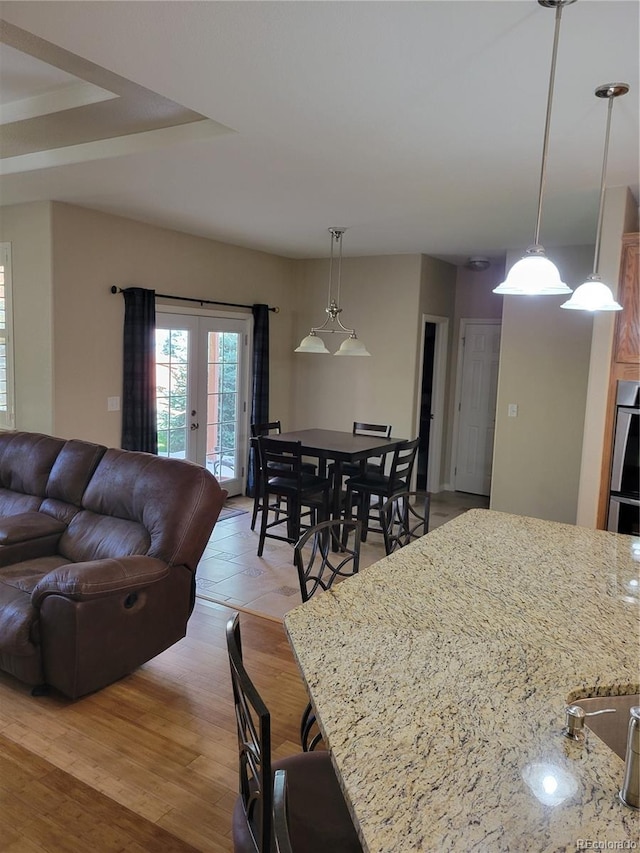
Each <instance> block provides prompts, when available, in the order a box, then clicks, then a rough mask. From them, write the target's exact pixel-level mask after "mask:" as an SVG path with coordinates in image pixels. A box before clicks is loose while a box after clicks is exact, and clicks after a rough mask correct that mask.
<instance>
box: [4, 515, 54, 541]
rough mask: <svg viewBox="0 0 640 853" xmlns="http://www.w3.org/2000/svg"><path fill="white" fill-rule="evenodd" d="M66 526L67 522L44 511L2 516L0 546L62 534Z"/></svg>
mask: <svg viewBox="0 0 640 853" xmlns="http://www.w3.org/2000/svg"><path fill="white" fill-rule="evenodd" d="M65 528H66V524H63V522H61V521H58V520H57V519H56V518H51V516H49V515H45V514H44V513H42V512H21V513H18V514H17V515H7V516H5V517H0V546H2V545H16V544H18V543H19V542H25V541H28V540H31V539H41V538H42V537H43V536H51V535H55V534H60V533H62V532H63V530H65Z"/></svg>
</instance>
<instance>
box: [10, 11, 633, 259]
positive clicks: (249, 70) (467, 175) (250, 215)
mask: <svg viewBox="0 0 640 853" xmlns="http://www.w3.org/2000/svg"><path fill="white" fill-rule="evenodd" d="M639 10H640V4H638V2H636V0H579V2H577V3H574V4H572V5H569V6H567V7H565V8H564V10H563V13H562V28H561V35H560V45H559V53H558V63H557V74H556V86H555V97H554V103H553V113H552V121H551V134H550V144H549V157H548V173H547V181H546V188H545V200H544V207H543V214H542V228H541V240H542V242H543V243H544V245H545V246H546V248H547V249H548V250H549V249H550V248H552V247H553V246H554V245H586V244H592V243H593V241H594V237H595V230H596V218H597V212H598V197H599V189H600V178H601V168H602V157H603V145H604V132H605V123H606V111H607V110H606V104H607V102H606V101H603V100H601V99H598V98H596V97H595V96H594V90H595V88H596V87H597V86H598V85H600V84H603V83H608V82H614V81H616V82H626V83H629V84H630V86H631V90H630V93H629V94H628V95H626V97H623V98H619V99H617V100H616V102H615V109H614V111H613V124H612V132H611V144H610V150H609V166H608V170H607V185H608V186H630V187H631V188H632V191H633V192H634V194H635V197H636V201H637V200H638V182H639V162H638V159H639V154H638V152H639V150H640V141H639V100H640V99H639V98H638V93H639V91H640V88H639V80H638V76H639V66H638V55H639V52H640V36H639ZM2 18H3V19H4V21H5V22H6V25H5V27H4V29H3V30H2V41H3V42H4V43H3V44H2V45H1V46H0V84H1V85H0V89H1V91H2V95H1V98H0V106H1V120H2V122H3V124H2V127H1V128H0V146H1V147H0V152H1V155H2V159H1V160H0V167H1V168H0V171H1V173H2V176H1V177H0V203H1V204H3V205H7V204H16V203H21V202H29V201H36V200H46V199H53V200H57V201H64V202H69V203H72V204H77V205H81V206H85V207H90V208H95V209H97V210H101V211H105V212H108V213H114V214H118V215H122V216H127V217H131V218H134V219H139V220H142V221H145V222H149V223H153V224H155V225H159V226H163V227H167V228H174V229H177V230H180V231H185V232H188V233H192V234H198V235H201V236H205V237H210V238H214V239H218V240H222V241H224V242H228V243H233V244H237V245H241V246H247V247H250V248H255V249H261V250H264V251H267V252H274V253H277V254H280V255H284V256H288V257H295V258H301V257H318V256H323V255H326V254H327V253H328V249H329V236H328V233H327V228H329V227H330V226H334V227H345V228H347V229H348V230H347V233H346V235H345V237H344V254H345V255H363V254H367V255H369V254H394V253H406V252H410V253H417V252H422V253H425V254H428V255H432V256H434V257H438V258H443V259H444V260H449V261H452V262H454V263H462V262H463V261H464V260H465V259H466V258H467V257H468V256H470V255H487V256H489V257H500V256H503V255H504V253H505V251H507V250H509V249H515V250H518V249H522V250H524V249H525V248H526V247H527V246H528V245H529V244H530V243H531V242H532V239H533V232H534V226H535V216H536V206H537V199H538V184H539V178H540V163H541V152H542V137H543V130H544V119H545V108H546V100H547V87H548V82H549V70H550V63H551V49H552V43H553V32H554V18H555V12H554V10H553V9H547V8H544V7H542V6H541V5H539V4H538V2H536V0H484V2H482V0H422V1H421V2H404V0H388V2H385V0H380V2H368V0H353V2H330V0H319V2H313V0H310V2H304V0H294V2H288V0H284V2H269V0H261V2H245V0H227V2H218V0H204V2H191V0H175V2H172V1H171V0H163V2H157V0H141V2H138V0H127V2H114V0H108V2H102V0H93V2H68V0H63V2H57V0H47V2H32V0H27V2H3V3H2Z"/></svg>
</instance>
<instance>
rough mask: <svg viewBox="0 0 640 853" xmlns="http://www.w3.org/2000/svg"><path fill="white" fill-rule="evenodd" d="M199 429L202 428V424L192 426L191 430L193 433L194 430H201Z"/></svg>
mask: <svg viewBox="0 0 640 853" xmlns="http://www.w3.org/2000/svg"><path fill="white" fill-rule="evenodd" d="M199 427H200V424H191V426H190V427H189V429H190V430H191V431H192V432H193V430H194V429H199Z"/></svg>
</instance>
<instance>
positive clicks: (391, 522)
mask: <svg viewBox="0 0 640 853" xmlns="http://www.w3.org/2000/svg"><path fill="white" fill-rule="evenodd" d="M430 506H431V496H430V495H429V493H428V492H408V491H404V492H396V494H394V495H392V496H391V497H390V498H389V499H388V500H386V501H385V502H384V503H383V504H382V506H381V507H380V518H381V519H382V533H383V536H384V550H385V554H386V555H387V556H388V555H389V554H392V553H393V552H394V551H397V550H398V548H404V546H405V545H408V544H409V543H410V542H413V541H414V540H415V539H419V538H420V537H421V536H424V535H425V533H428V532H429V509H430Z"/></svg>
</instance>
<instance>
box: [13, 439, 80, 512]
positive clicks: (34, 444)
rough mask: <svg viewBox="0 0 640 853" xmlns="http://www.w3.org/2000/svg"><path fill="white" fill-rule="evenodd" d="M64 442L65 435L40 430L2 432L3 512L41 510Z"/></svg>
mask: <svg viewBox="0 0 640 853" xmlns="http://www.w3.org/2000/svg"><path fill="white" fill-rule="evenodd" d="M64 445H65V440H64V439H62V438H53V437H52V436H49V435H40V434H39V433H29V432H6V433H2V434H0V515H13V514H15V513H22V512H31V511H33V510H37V509H39V507H40V504H41V503H42V500H43V498H44V497H45V495H46V489H47V483H48V481H49V475H50V473H51V469H52V468H53V466H54V464H55V462H56V459H57V458H58V455H59V454H60V451H61V450H62V448H63V447H64Z"/></svg>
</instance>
